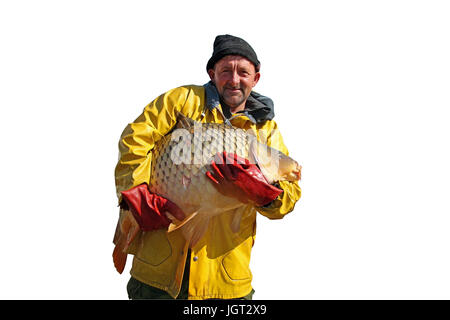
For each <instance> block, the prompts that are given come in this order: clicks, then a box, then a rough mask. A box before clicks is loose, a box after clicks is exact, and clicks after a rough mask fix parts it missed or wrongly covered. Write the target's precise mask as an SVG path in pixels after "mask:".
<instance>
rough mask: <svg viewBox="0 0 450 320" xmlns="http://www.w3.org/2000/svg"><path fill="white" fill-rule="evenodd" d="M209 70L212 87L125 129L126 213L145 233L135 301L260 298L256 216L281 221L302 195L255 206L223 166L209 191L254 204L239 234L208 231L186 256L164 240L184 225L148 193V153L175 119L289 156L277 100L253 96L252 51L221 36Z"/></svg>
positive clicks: (186, 92)
mask: <svg viewBox="0 0 450 320" xmlns="http://www.w3.org/2000/svg"><path fill="white" fill-rule="evenodd" d="M206 69H207V72H208V75H209V77H210V80H211V81H210V82H209V83H207V84H206V85H204V86H183V87H179V88H176V89H173V90H170V91H168V92H166V93H164V94H163V95H161V96H160V97H158V98H156V99H155V100H154V101H153V102H151V103H150V104H149V105H147V106H146V107H145V109H144V112H143V113H142V114H141V116H139V117H138V118H137V119H136V120H135V121H134V122H133V123H131V124H129V125H128V126H127V127H126V128H125V130H124V132H123V134H122V136H121V140H120V142H119V150H120V159H119V162H118V164H117V167H116V170H115V176H116V188H117V194H118V197H119V203H120V205H121V210H122V213H123V212H124V210H131V211H132V213H133V215H134V216H135V218H136V220H137V221H138V223H139V227H140V228H141V230H143V231H147V232H143V233H141V234H140V235H139V236H138V237H137V238H136V239H135V240H134V241H133V243H132V245H131V246H130V248H129V251H128V252H129V253H131V254H134V256H135V257H134V260H133V266H132V269H131V272H130V273H131V276H132V277H131V279H130V281H129V283H128V286H127V290H128V295H129V297H130V298H131V299H140V298H141V299H146V298H156V299H158V298H160V299H167V298H181V299H187V298H189V299H236V298H247V299H251V297H252V294H253V292H254V291H253V288H252V286H251V280H252V275H251V272H250V269H249V263H250V253H251V249H252V246H253V243H254V238H255V232H256V229H255V228H256V211H258V212H259V213H261V214H263V215H264V216H266V217H268V218H270V219H280V218H283V217H284V216H285V215H286V214H287V213H289V212H291V211H292V210H293V209H294V205H295V203H296V202H297V201H298V199H299V198H300V195H301V190H300V187H299V186H298V184H297V183H296V182H288V181H280V182H279V183H278V184H277V187H279V188H280V189H281V190H280V192H281V191H282V192H281V194H279V195H278V194H276V195H275V196H273V197H272V198H270V199H269V201H268V202H267V203H257V202H255V201H253V202H252V200H253V199H252V194H248V193H247V194H245V190H244V189H242V184H241V187H240V186H238V185H237V184H235V183H234V182H235V181H233V179H232V178H231V177H229V175H227V171H228V169H227V164H225V162H222V165H221V166H214V168H215V169H214V170H213V171H212V172H209V173H208V177H209V178H210V179H211V183H213V184H214V185H215V186H216V188H217V189H218V191H219V192H221V193H223V194H225V195H228V196H233V197H238V198H239V197H242V194H245V198H248V199H249V201H250V202H251V203H253V205H250V206H248V207H247V210H246V211H245V213H244V214H243V216H242V220H241V226H240V229H239V231H238V234H237V235H233V234H231V233H230V234H228V233H226V232H222V233H220V234H213V230H211V228H210V227H208V230H207V231H206V234H205V236H204V237H205V239H209V240H208V242H207V243H206V245H204V246H201V247H200V246H194V247H193V248H192V249H191V250H184V249H183V248H185V246H184V245H185V240H184V239H183V238H182V237H181V236H179V235H178V236H176V235H173V234H167V233H166V230H167V226H168V225H169V223H170V219H169V218H168V215H167V214H166V212H169V213H170V214H171V215H172V216H174V217H175V218H177V219H178V220H182V219H183V218H184V213H183V211H182V209H183V208H178V207H177V206H176V205H175V204H174V203H172V202H171V201H170V200H169V199H164V198H162V197H160V196H158V195H155V194H152V193H150V192H149V190H148V183H149V180H150V174H151V172H150V168H151V161H152V159H151V157H152V156H151V152H150V151H151V150H152V148H153V147H154V145H155V143H156V142H157V141H158V140H159V139H161V138H162V137H163V136H164V135H165V134H167V133H168V132H169V131H170V130H171V129H172V128H173V127H174V126H175V123H176V113H177V112H181V113H183V114H185V115H186V116H188V117H189V118H192V119H194V120H196V121H199V122H216V123H222V122H224V121H225V122H228V123H231V124H232V125H233V126H235V127H238V128H242V129H244V130H253V131H254V132H258V133H260V134H258V138H259V139H261V137H262V136H264V138H265V141H264V142H265V143H267V144H268V145H270V146H272V147H274V148H276V149H278V150H280V151H281V152H283V153H285V154H287V153H288V151H287V149H286V147H285V145H284V144H283V141H282V138H281V136H280V135H279V133H278V130H277V125H276V123H275V122H274V121H273V120H272V118H273V116H274V112H273V103H272V100H270V99H269V98H267V97H265V96H262V95H260V94H258V93H256V92H253V91H252V89H253V87H255V86H256V84H257V83H258V80H259V78H260V72H259V70H260V62H259V61H258V58H257V55H256V53H255V51H254V50H253V48H252V47H251V46H250V45H249V44H248V43H247V42H246V41H244V40H243V39H241V38H238V37H234V36H231V35H221V36H217V37H216V39H215V41H214V49H213V54H212V57H211V58H210V60H209V61H208V63H207V68H206ZM225 157H226V155H225ZM230 165H232V164H230ZM249 183H251V182H249ZM218 219H219V218H218ZM233 239H239V242H236V241H235V240H233ZM219 248H220V249H219ZM186 251H187V252H186Z"/></svg>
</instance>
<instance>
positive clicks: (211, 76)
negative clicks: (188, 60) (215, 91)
mask: <svg viewBox="0 0 450 320" xmlns="http://www.w3.org/2000/svg"><path fill="white" fill-rule="evenodd" d="M214 74H215V73H214V69H209V70H208V75H209V79H211V81H213V80H214Z"/></svg>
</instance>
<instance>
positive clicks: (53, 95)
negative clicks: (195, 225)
mask: <svg viewBox="0 0 450 320" xmlns="http://www.w3.org/2000/svg"><path fill="white" fill-rule="evenodd" d="M449 16H450V5H449V4H448V2H446V1H394V0H391V1H261V0H260V1H240V2H232V3H230V2H226V1H2V2H1V4H0V46H1V49H0V105H1V116H0V124H1V125H0V133H1V156H0V164H1V170H2V175H1V184H0V188H1V189H0V197H1V204H2V205H1V208H0V210H1V224H0V225H1V231H0V250H1V260H0V261H1V263H0V298H2V299H16V298H19V299H126V298H127V295H126V289H125V286H126V282H127V281H128V278H129V276H128V270H129V264H128V265H127V268H126V270H125V272H124V274H122V275H119V274H117V273H116V271H115V269H114V267H113V264H112V259H111V253H112V250H113V245H112V237H113V232H114V228H115V225H116V218H117V207H116V196H115V188H114V167H115V165H116V161H117V156H118V148H117V143H118V140H119V137H120V134H121V132H122V130H123V129H124V127H125V126H126V125H127V123H128V122H130V121H133V120H134V119H135V118H136V117H137V116H138V115H139V114H140V113H141V111H142V109H143V108H144V106H145V105H146V104H147V103H149V102H150V101H151V100H153V99H154V98H155V97H156V96H157V95H159V94H161V93H163V92H165V91H166V90H169V89H171V88H174V87H176V86H179V85H183V84H203V83H205V82H207V81H208V77H207V74H206V71H205V65H206V62H207V60H208V58H209V57H210V55H211V53H212V44H213V41H214V38H215V36H216V35H218V34H224V33H230V34H233V35H237V36H240V37H243V38H244V39H246V40H247V41H248V42H249V43H250V44H251V45H252V46H253V47H254V49H255V50H256V52H257V54H258V56H259V59H260V61H261V62H262V69H261V72H262V78H261V81H260V83H259V84H258V86H257V88H256V91H258V92H260V93H263V94H265V95H267V96H269V97H271V98H272V99H273V100H274V101H275V107H276V120H277V122H278V124H279V126H280V128H281V133H282V134H283V137H284V139H285V143H286V145H287V146H288V148H289V150H290V153H291V155H292V156H293V157H294V158H295V159H297V160H298V161H299V162H300V163H301V164H302V165H303V180H302V182H301V186H302V189H303V195H302V199H301V200H300V201H299V202H298V204H297V206H296V207H295V210H294V211H293V212H292V213H291V214H290V215H289V216H287V217H286V218H285V219H283V220H279V221H270V220H268V219H266V218H264V217H262V216H260V217H258V232H257V241H256V244H255V247H254V251H253V255H252V262H251V267H252V271H253V274H254V280H253V285H254V288H255V289H256V294H255V296H254V298H255V299H449V298H450V272H449V270H450V256H449V244H450V232H449V227H450V217H449V214H450V205H449V193H450V184H449V181H450V170H449V163H450V153H449V136H450V129H449V120H450V117H449V113H448V109H449V107H450V94H449V88H450V76H449V75H450V59H449V57H450V42H449V39H450V19H449Z"/></svg>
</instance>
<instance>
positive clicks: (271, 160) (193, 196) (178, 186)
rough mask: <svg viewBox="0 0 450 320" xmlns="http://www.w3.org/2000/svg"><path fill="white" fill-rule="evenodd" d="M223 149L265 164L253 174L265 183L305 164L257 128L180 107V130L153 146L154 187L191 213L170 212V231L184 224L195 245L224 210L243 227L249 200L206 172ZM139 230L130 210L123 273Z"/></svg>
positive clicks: (121, 241) (121, 240)
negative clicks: (226, 191)
mask: <svg viewBox="0 0 450 320" xmlns="http://www.w3.org/2000/svg"><path fill="white" fill-rule="evenodd" d="M223 151H225V152H226V153H234V154H236V155H237V156H239V157H240V158H243V159H247V160H248V161H249V162H250V163H254V164H256V165H257V168H259V170H253V171H252V172H251V174H252V175H253V176H254V178H255V179H257V180H260V181H261V183H266V184H272V183H274V182H276V181H282V180H287V181H297V180H299V179H300V176H301V166H300V165H298V163H297V162H296V161H294V160H293V159H292V158H290V157H288V156H286V155H285V154H283V153H282V152H280V151H278V150H276V149H274V148H271V147H269V146H267V145H266V144H264V143H261V142H259V141H257V139H256V136H255V134H254V133H253V132H247V131H244V130H242V129H238V128H235V127H233V126H230V125H227V124H224V123H199V122H196V121H194V120H192V119H190V118H187V117H186V116H184V115H183V114H181V113H178V115H177V124H176V126H175V128H174V130H172V131H171V132H170V133H168V134H167V135H165V136H164V137H163V138H162V139H161V140H159V141H158V142H157V143H156V144H155V146H154V148H153V150H152V166H151V177H150V183H149V189H150V191H151V192H153V193H155V194H158V195H160V196H163V197H165V198H167V199H169V200H171V201H173V202H174V203H176V204H177V205H178V206H179V207H180V208H181V209H182V210H183V212H184V213H185V214H186V218H185V219H184V220H183V221H178V220H177V219H175V218H174V217H172V216H170V214H168V216H169V218H171V220H172V224H171V225H170V226H169V228H168V232H173V231H175V230H178V229H181V232H182V234H183V236H184V237H185V239H186V240H187V241H188V242H189V246H190V247H193V246H194V245H195V244H196V243H197V242H198V241H199V240H200V239H201V237H202V236H203V235H204V233H205V232H206V229H207V228H208V224H209V221H210V219H211V218H212V217H214V216H216V215H219V214H232V215H233V219H232V222H231V230H232V231H233V232H237V231H239V227H240V221H241V217H242V213H243V210H245V207H246V206H247V205H248V204H246V203H243V202H241V201H239V200H238V199H236V198H230V197H227V196H224V195H222V194H221V193H219V191H217V189H216V188H215V187H214V185H213V183H211V181H210V180H209V178H208V177H207V175H206V173H207V172H208V171H212V169H211V166H210V164H211V161H212V159H213V158H214V156H215V155H216V154H217V153H219V152H223ZM138 231H139V227H138V226H137V223H136V221H134V218H133V216H132V214H131V213H130V212H129V211H125V213H124V215H123V216H122V217H121V219H120V220H119V223H118V226H117V229H116V234H115V237H114V243H115V244H116V247H115V249H114V253H113V257H114V264H115V266H116V269H117V270H118V271H119V272H120V273H121V272H122V271H123V268H124V266H125V262H126V255H127V254H126V250H127V248H128V246H129V245H130V243H131V242H132V241H133V239H134V237H135V235H136V234H137V232H138Z"/></svg>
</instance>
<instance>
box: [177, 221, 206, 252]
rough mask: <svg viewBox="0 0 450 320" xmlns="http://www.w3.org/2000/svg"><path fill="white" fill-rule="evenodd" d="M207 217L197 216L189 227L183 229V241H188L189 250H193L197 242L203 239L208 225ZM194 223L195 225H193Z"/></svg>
mask: <svg viewBox="0 0 450 320" xmlns="http://www.w3.org/2000/svg"><path fill="white" fill-rule="evenodd" d="M209 220H210V218H209V217H205V216H198V217H197V219H195V220H194V221H192V222H191V223H190V224H189V225H187V226H186V227H184V228H183V230H182V232H183V236H184V237H185V239H190V241H189V240H188V241H189V248H193V247H194V246H195V245H196V244H197V242H198V241H199V240H200V239H201V238H202V237H203V235H204V234H205V232H206V230H207V229H208V225H209ZM194 222H195V223H194Z"/></svg>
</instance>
